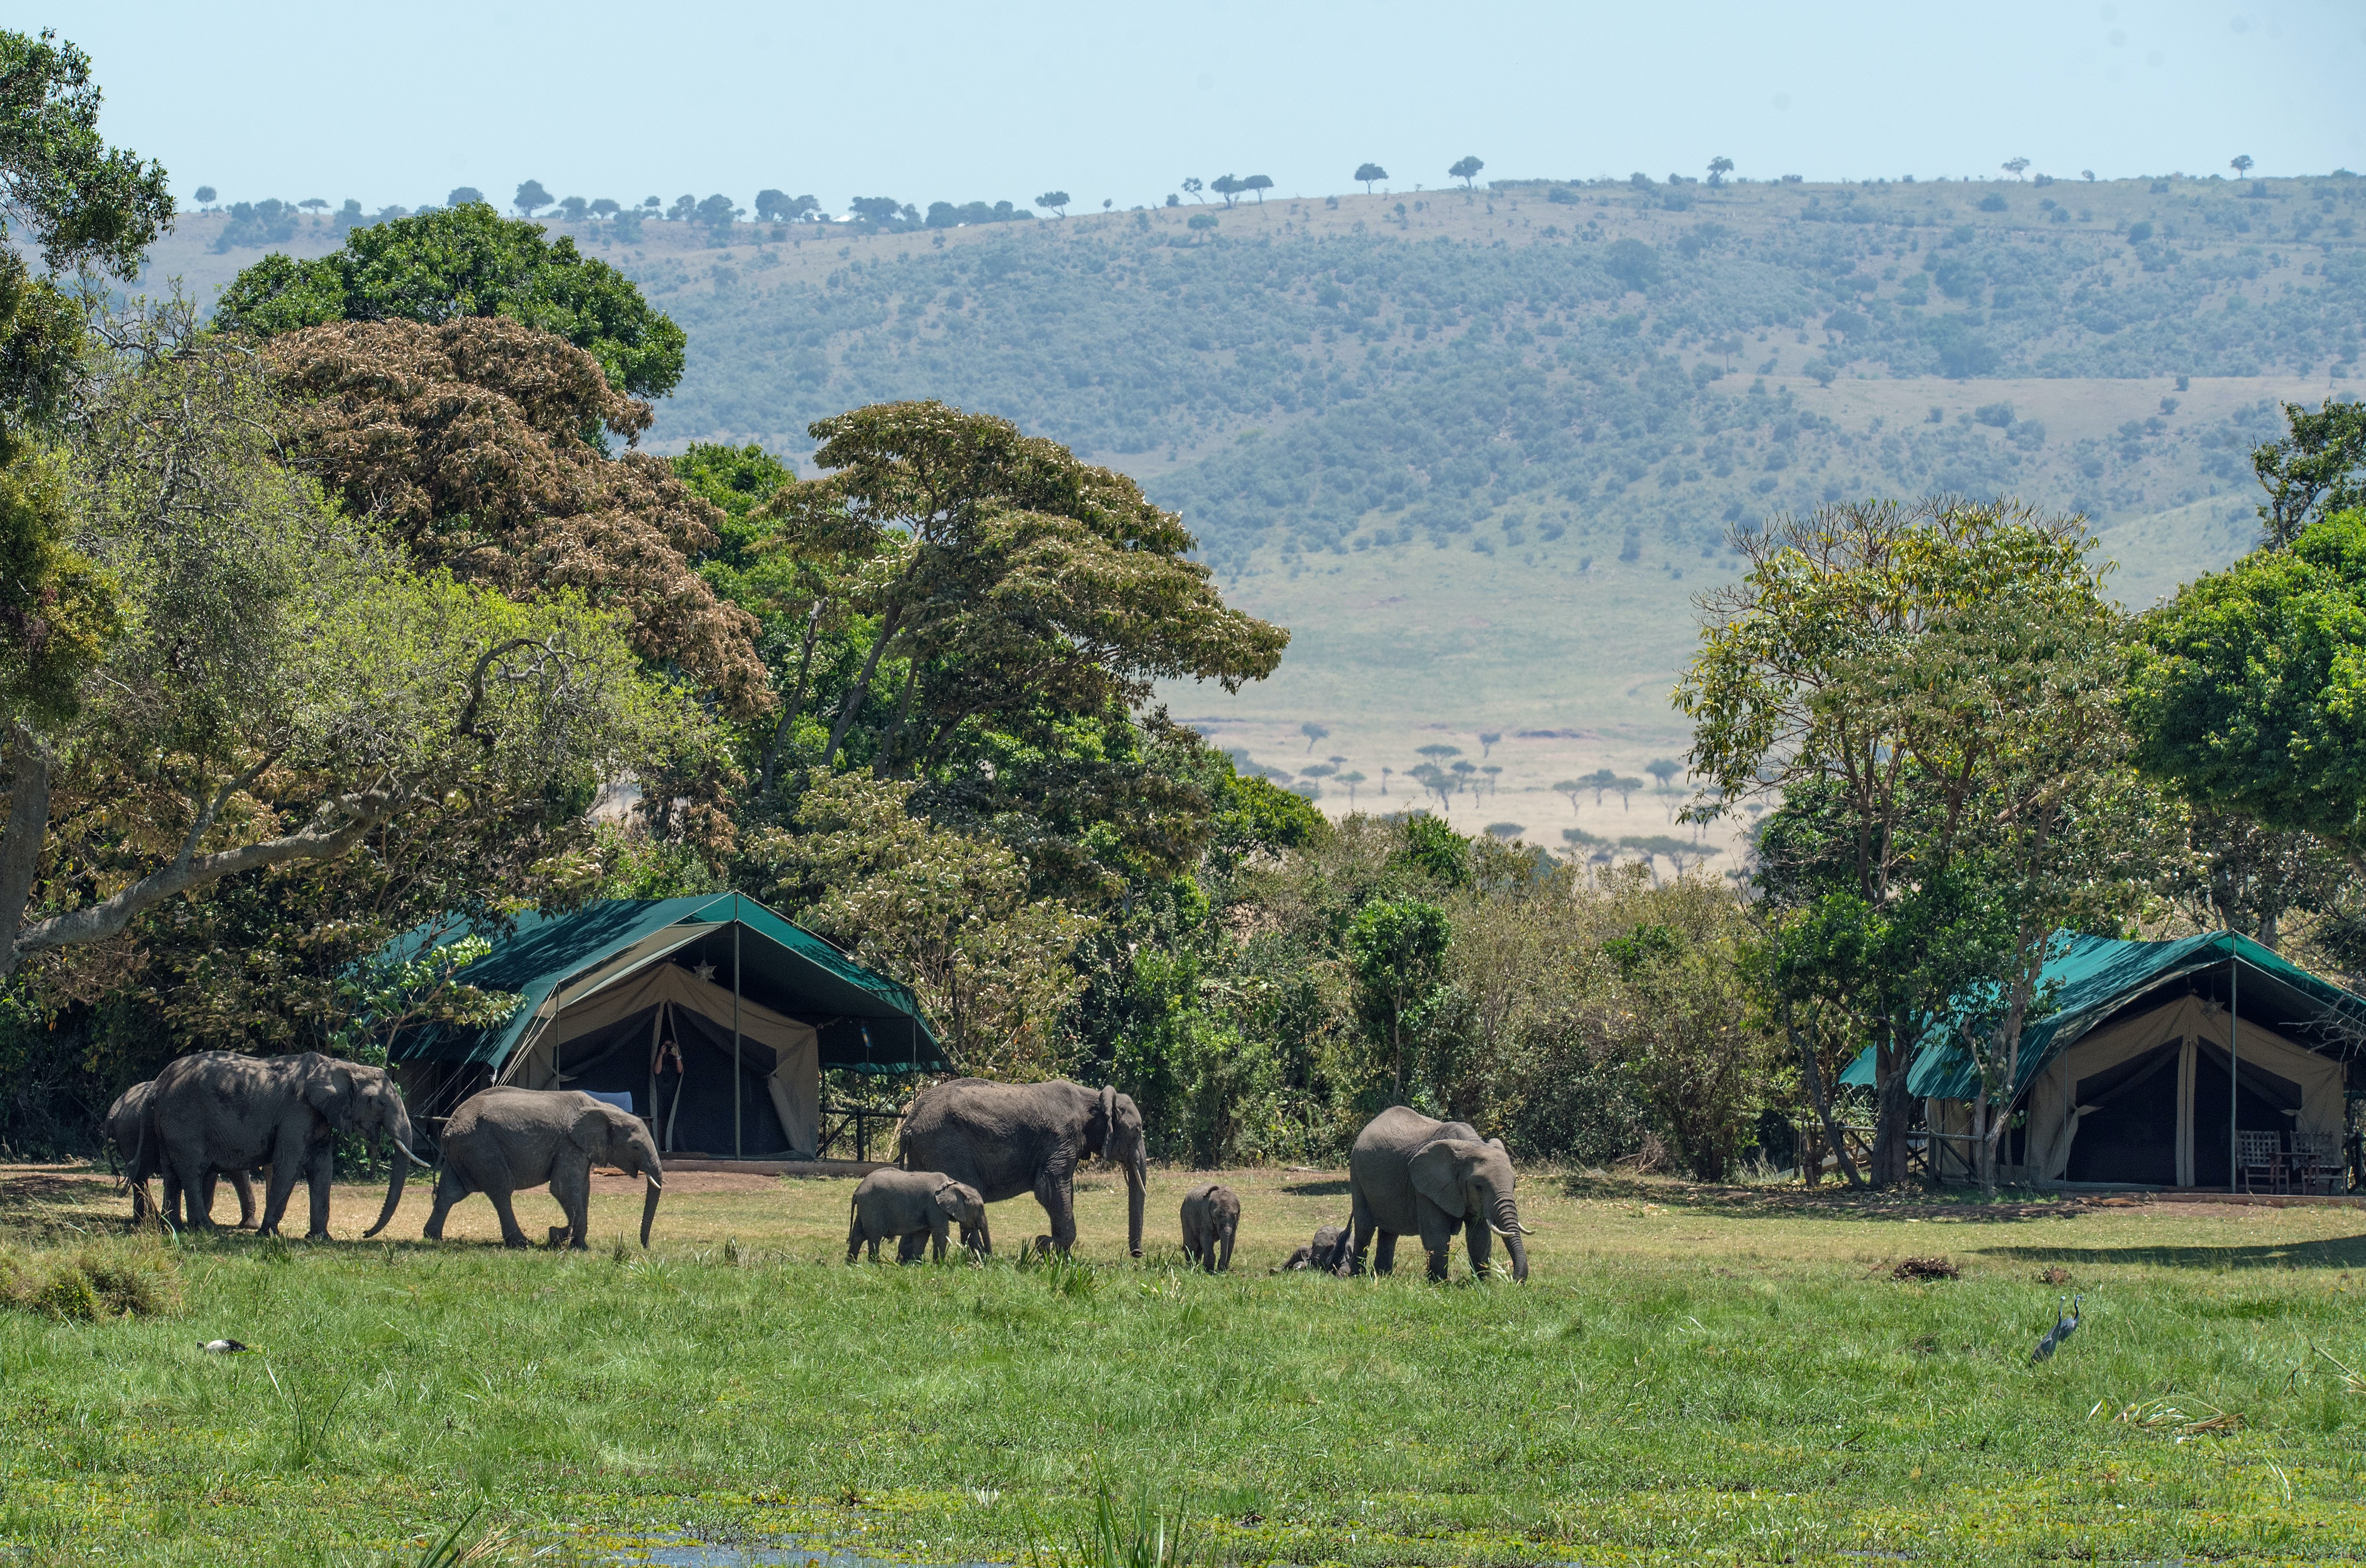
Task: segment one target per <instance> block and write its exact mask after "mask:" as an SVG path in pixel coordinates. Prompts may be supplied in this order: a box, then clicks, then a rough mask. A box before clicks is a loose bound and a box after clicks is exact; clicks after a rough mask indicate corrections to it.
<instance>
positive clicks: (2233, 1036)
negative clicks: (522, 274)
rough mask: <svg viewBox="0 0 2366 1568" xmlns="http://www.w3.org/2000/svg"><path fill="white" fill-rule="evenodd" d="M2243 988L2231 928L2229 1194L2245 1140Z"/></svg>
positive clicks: (2228, 944)
mask: <svg viewBox="0 0 2366 1568" xmlns="http://www.w3.org/2000/svg"><path fill="white" fill-rule="evenodd" d="M2242 987H2243V971H2242V968H2241V965H2240V963H2239V961H2238V959H2237V958H2236V949H2235V933H2234V932H2233V931H2228V932H2227V933H2226V1192H2227V1195H2228V1196H2230V1197H2231V1196H2233V1195H2234V1192H2235V1177H2236V1171H2237V1170H2239V1169H2240V1168H2241V1165H2242V1159H2243V1155H2242V1151H2241V1149H2239V1148H2238V1147H2236V1145H2239V1144H2240V1143H2241V1142H2242V1139H2241V1138H2240V1137H2238V1136H2236V1129H2237V1128H2238V1127H2239V1126H2240V1125H2241V1123H2242V1114H2241V1113H2242V1107H2241V1105H2240V1103H2239V1100H2240V1097H2241V1095H2242V1088H2241V1086H2240V1085H2239V1084H2237V1083H2236V1081H2235V1067H2236V1063H2237V1062H2238V1061H2240V1060H2241V1057H2242V1053H2241V1050H2240V1049H2239V1047H2238V1044H2237V1042H2238V1041H2239V1040H2240V1038H2241V1035H2242V1027H2243V1026H2242V1019H2241V1017H2240V1016H2239V1014H2238V1012H2237V1010H2236V1009H2237V1006H2238V1004H2239V1003H2240V1002H2241V1001H2242V997H2243V990H2242Z"/></svg>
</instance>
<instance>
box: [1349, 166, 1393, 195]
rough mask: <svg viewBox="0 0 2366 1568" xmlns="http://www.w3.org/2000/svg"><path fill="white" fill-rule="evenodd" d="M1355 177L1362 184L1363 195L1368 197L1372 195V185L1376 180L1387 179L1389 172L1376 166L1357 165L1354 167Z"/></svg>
mask: <svg viewBox="0 0 2366 1568" xmlns="http://www.w3.org/2000/svg"><path fill="white" fill-rule="evenodd" d="M1355 177H1356V179H1357V180H1358V182H1359V183H1361V184H1362V186H1363V187H1364V194H1365V195H1366V196H1369V195H1371V194H1372V183H1373V182H1374V181H1376V180H1384V179H1387V178H1388V177H1389V172H1388V171H1387V170H1386V169H1383V168H1382V167H1380V165H1379V164H1357V165H1356V175H1355Z"/></svg>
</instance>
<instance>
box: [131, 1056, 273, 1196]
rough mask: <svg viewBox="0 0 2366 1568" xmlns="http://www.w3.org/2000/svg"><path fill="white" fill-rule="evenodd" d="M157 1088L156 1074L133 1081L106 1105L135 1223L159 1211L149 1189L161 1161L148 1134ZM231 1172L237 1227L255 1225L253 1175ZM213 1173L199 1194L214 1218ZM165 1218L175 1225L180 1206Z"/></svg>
mask: <svg viewBox="0 0 2366 1568" xmlns="http://www.w3.org/2000/svg"><path fill="white" fill-rule="evenodd" d="M155 1089H156V1081H155V1080H154V1079H153V1078H151V1079H149V1080H148V1081H147V1082H146V1083H136V1084H133V1085H132V1086H131V1087H130V1089H125V1090H124V1091H123V1092H122V1093H121V1094H118V1095H117V1096H116V1097H115V1103H114V1104H112V1105H110V1106H108V1107H107V1142H108V1143H110V1144H113V1145H115V1153H116V1156H117V1158H118V1160H120V1161H121V1163H122V1166H123V1180H124V1183H125V1185H127V1186H129V1187H130V1189H131V1223H132V1224H140V1223H141V1221H143V1220H150V1219H153V1218H155V1217H156V1215H157V1214H158V1213H159V1212H160V1211H159V1210H158V1209H157V1207H156V1195H155V1194H154V1193H152V1192H151V1191H149V1190H148V1179H149V1178H150V1177H152V1176H154V1175H156V1174H157V1172H158V1170H159V1168H161V1163H162V1162H161V1161H160V1160H159V1159H158V1158H157V1152H158V1151H157V1150H156V1148H155V1146H154V1145H152V1144H150V1143H149V1141H148V1139H147V1137H146V1136H145V1134H146V1132H147V1128H148V1097H149V1096H150V1095H151V1094H152V1093H154V1092H155ZM229 1175H230V1180H231V1186H232V1187H234V1188H236V1189H237V1190H238V1228H239V1229H241V1230H252V1229H254V1178H253V1177H251V1176H249V1175H248V1174H247V1173H246V1172H245V1171H243V1170H233V1171H231V1172H230V1173H229ZM214 1180H215V1177H214V1174H208V1176H207V1177H206V1184H205V1187H204V1189H203V1190H201V1191H200V1192H199V1193H198V1196H197V1201H198V1202H199V1203H200V1204H202V1205H203V1206H204V1208H205V1212H206V1215H207V1217H208V1218H211V1217H212V1215H213V1212H214ZM164 1218H165V1219H166V1220H167V1221H169V1222H170V1223H172V1224H176V1225H177V1224H181V1223H182V1219H181V1214H180V1213H179V1209H178V1207H177V1206H175V1209H174V1210H173V1211H172V1212H171V1213H165V1214H164Z"/></svg>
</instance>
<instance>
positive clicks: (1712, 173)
mask: <svg viewBox="0 0 2366 1568" xmlns="http://www.w3.org/2000/svg"><path fill="white" fill-rule="evenodd" d="M1731 173H1733V160H1732V159H1730V158H1711V159H1710V160H1709V161H1708V183H1709V184H1711V185H1713V186H1721V185H1723V184H1724V183H1725V176H1726V175H1729V174H1731Z"/></svg>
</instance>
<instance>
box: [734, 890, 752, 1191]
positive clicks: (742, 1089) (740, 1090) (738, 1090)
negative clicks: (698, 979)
mask: <svg viewBox="0 0 2366 1568" xmlns="http://www.w3.org/2000/svg"><path fill="white" fill-rule="evenodd" d="M747 1092H748V1090H747V1086H746V1085H745V1084H742V1083H741V1082H740V1081H739V895H738V893H736V892H735V893H733V894H732V895H731V1157H732V1158H733V1159H745V1158H746V1157H747V1155H746V1154H745V1152H744V1151H743V1149H742V1148H741V1142H740V1137H739V1101H740V1100H741V1099H742V1098H743V1097H745V1095H746V1094H747Z"/></svg>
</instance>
